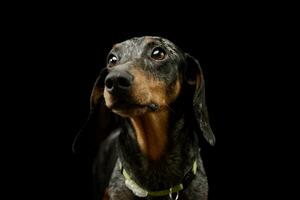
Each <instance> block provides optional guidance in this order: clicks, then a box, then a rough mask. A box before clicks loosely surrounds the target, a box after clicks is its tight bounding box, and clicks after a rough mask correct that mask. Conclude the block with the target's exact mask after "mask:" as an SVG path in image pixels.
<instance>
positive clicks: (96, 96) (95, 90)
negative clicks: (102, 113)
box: [92, 86, 103, 105]
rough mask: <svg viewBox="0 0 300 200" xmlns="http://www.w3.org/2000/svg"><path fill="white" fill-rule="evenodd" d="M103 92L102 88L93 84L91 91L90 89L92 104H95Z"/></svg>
mask: <svg viewBox="0 0 300 200" xmlns="http://www.w3.org/2000/svg"><path fill="white" fill-rule="evenodd" d="M102 94H103V89H102V88H100V87H99V86H94V88H93V91H92V103H93V105H96V104H97V103H98V101H99V99H100V97H101V96H102Z"/></svg>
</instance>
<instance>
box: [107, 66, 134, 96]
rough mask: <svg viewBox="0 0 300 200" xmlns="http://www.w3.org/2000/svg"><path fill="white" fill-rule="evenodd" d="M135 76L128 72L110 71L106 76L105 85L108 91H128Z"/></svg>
mask: <svg viewBox="0 0 300 200" xmlns="http://www.w3.org/2000/svg"><path fill="white" fill-rule="evenodd" d="M132 81H133V76H132V75H131V74H129V73H127V72H123V71H115V72H110V73H109V74H108V75H107V76H106V78H105V86H106V89H107V91H108V92H110V93H112V92H116V91H128V90H129V89H130V87H131V84H132Z"/></svg>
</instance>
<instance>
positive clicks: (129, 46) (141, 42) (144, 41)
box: [113, 36, 176, 53]
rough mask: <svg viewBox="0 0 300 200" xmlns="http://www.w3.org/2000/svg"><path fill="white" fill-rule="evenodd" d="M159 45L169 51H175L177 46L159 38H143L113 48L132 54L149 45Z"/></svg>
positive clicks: (130, 40) (118, 44)
mask: <svg viewBox="0 0 300 200" xmlns="http://www.w3.org/2000/svg"><path fill="white" fill-rule="evenodd" d="M151 43H153V44H157V45H160V46H164V47H165V48H168V49H169V50H175V49H176V45H175V44H174V43H172V42H171V41H169V40H167V39H165V38H162V37H158V36H143V37H134V38H131V39H128V40H125V41H123V42H120V43H117V44H115V45H114V46H113V49H119V50H122V51H123V52H124V51H129V52H131V53H138V52H139V51H142V50H143V49H145V47H146V46H147V45H148V44H151Z"/></svg>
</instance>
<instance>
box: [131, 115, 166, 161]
mask: <svg viewBox="0 0 300 200" xmlns="http://www.w3.org/2000/svg"><path fill="white" fill-rule="evenodd" d="M130 121H131V123H132V126H133V128H134V130H135V134H136V137H137V142H138V144H139V147H140V149H141V151H142V152H143V153H144V154H145V155H146V156H147V157H148V158H149V159H151V160H158V159H159V158H161V156H162V155H163V154H164V151H165V149H166V146H167V141H168V139H167V138H168V128H169V127H168V126H169V111H167V110H164V111H160V112H150V113H147V114H145V115H142V116H137V117H133V118H130Z"/></svg>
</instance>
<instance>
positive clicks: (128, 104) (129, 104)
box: [109, 100, 147, 110]
mask: <svg viewBox="0 0 300 200" xmlns="http://www.w3.org/2000/svg"><path fill="white" fill-rule="evenodd" d="M109 107H110V108H111V109H115V110H126V109H133V108H145V107H147V104H141V103H137V102H133V101H128V100H116V101H114V102H112V103H111V105H110V106H109Z"/></svg>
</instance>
